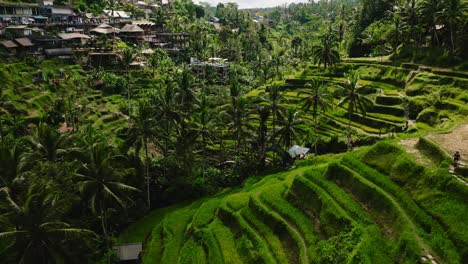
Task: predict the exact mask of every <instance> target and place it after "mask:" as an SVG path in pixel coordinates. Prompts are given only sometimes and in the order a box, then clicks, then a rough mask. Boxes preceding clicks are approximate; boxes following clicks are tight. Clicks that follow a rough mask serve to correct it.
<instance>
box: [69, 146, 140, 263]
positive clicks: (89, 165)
mask: <svg viewBox="0 0 468 264" xmlns="http://www.w3.org/2000/svg"><path fill="white" fill-rule="evenodd" d="M119 159H122V156H119V155H117V154H116V150H115V149H113V148H112V147H111V146H109V145H107V143H97V144H95V145H93V146H90V147H89V148H88V149H87V151H86V152H85V157H84V159H82V160H81V166H80V168H79V170H78V172H77V173H76V180H77V182H78V185H79V188H80V192H81V193H82V195H83V196H84V197H85V198H86V199H88V200H89V204H90V208H91V211H92V212H93V213H94V214H95V215H97V216H99V218H100V219H101V228H102V233H103V235H104V239H105V243H106V247H107V251H109V250H110V245H109V234H108V222H107V213H108V212H107V209H108V208H110V207H112V206H114V205H118V206H121V207H123V208H125V205H126V200H128V199H129V198H128V194H129V193H130V192H138V191H139V190H138V189H136V188H134V187H132V186H129V185H126V184H124V183H123V182H122V178H123V175H122V174H123V173H122V171H123V169H122V168H120V169H118V168H117V161H118V160H119ZM107 262H108V263H109V262H110V256H109V252H107Z"/></svg>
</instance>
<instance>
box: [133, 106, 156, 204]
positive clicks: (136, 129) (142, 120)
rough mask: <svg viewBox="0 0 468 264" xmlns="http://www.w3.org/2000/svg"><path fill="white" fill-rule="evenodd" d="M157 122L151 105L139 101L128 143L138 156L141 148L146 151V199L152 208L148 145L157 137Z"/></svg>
mask: <svg viewBox="0 0 468 264" xmlns="http://www.w3.org/2000/svg"><path fill="white" fill-rule="evenodd" d="M155 126H156V122H155V120H154V119H153V111H152V108H151V107H150V105H149V103H148V102H147V101H145V100H139V101H138V104H137V111H136V114H135V115H132V116H131V117H130V127H129V129H128V138H127V142H128V143H129V144H130V145H133V146H134V147H135V150H136V154H137V155H138V154H139V152H140V150H141V148H142V147H143V149H144V155H145V180H146V198H147V205H148V207H149V208H151V195H150V178H151V177H150V171H149V170H150V158H149V153H148V145H149V143H150V141H151V140H152V139H153V138H154V136H155V135H156V131H155V129H154V127H155Z"/></svg>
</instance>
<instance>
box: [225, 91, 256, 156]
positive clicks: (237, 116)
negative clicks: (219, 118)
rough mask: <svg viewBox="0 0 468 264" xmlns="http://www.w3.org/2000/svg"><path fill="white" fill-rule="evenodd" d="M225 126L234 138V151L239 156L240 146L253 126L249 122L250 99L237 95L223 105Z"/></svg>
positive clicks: (243, 143)
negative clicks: (230, 101) (229, 102)
mask: <svg viewBox="0 0 468 264" xmlns="http://www.w3.org/2000/svg"><path fill="white" fill-rule="evenodd" d="M223 115H224V117H225V120H226V121H227V123H226V126H227V128H228V130H229V131H230V132H231V133H232V134H233V136H234V139H235V140H236V153H237V157H238V158H239V157H240V154H241V149H242V146H245V144H246V140H247V138H250V137H251V136H252V131H253V130H254V127H253V125H252V123H251V116H250V101H249V100H248V99H246V98H244V97H239V98H237V99H235V100H233V102H232V103H231V104H228V105H226V106H225V110H224V112H223Z"/></svg>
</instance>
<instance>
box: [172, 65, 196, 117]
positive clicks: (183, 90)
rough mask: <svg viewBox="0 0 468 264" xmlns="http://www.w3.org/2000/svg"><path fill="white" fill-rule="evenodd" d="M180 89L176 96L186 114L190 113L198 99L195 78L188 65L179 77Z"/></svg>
mask: <svg viewBox="0 0 468 264" xmlns="http://www.w3.org/2000/svg"><path fill="white" fill-rule="evenodd" d="M177 84H178V86H177V87H178V89H177V93H176V98H177V99H178V102H179V104H180V105H181V106H182V107H183V109H184V112H185V114H188V115H190V114H191V111H192V107H193V104H194V103H195V101H196V96H195V78H194V77H193V75H192V72H191V71H190V68H189V67H188V66H186V65H185V66H184V67H183V68H182V71H181V72H180V73H179V75H178V78H177Z"/></svg>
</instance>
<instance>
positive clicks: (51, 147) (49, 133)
mask: <svg viewBox="0 0 468 264" xmlns="http://www.w3.org/2000/svg"><path fill="white" fill-rule="evenodd" d="M27 140H28V141H29V143H30V144H31V146H32V148H33V155H34V156H35V157H37V158H39V159H44V160H47V161H52V162H55V161H57V160H58V158H60V157H63V156H64V155H65V154H66V153H67V152H69V151H71V150H72V149H71V148H68V147H67V144H68V140H69V136H68V135H67V134H61V133H59V132H58V131H57V130H55V129H54V128H53V127H50V126H49V125H47V124H46V123H39V125H38V126H37V128H36V129H35V130H34V132H33V135H32V136H29V137H27Z"/></svg>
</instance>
